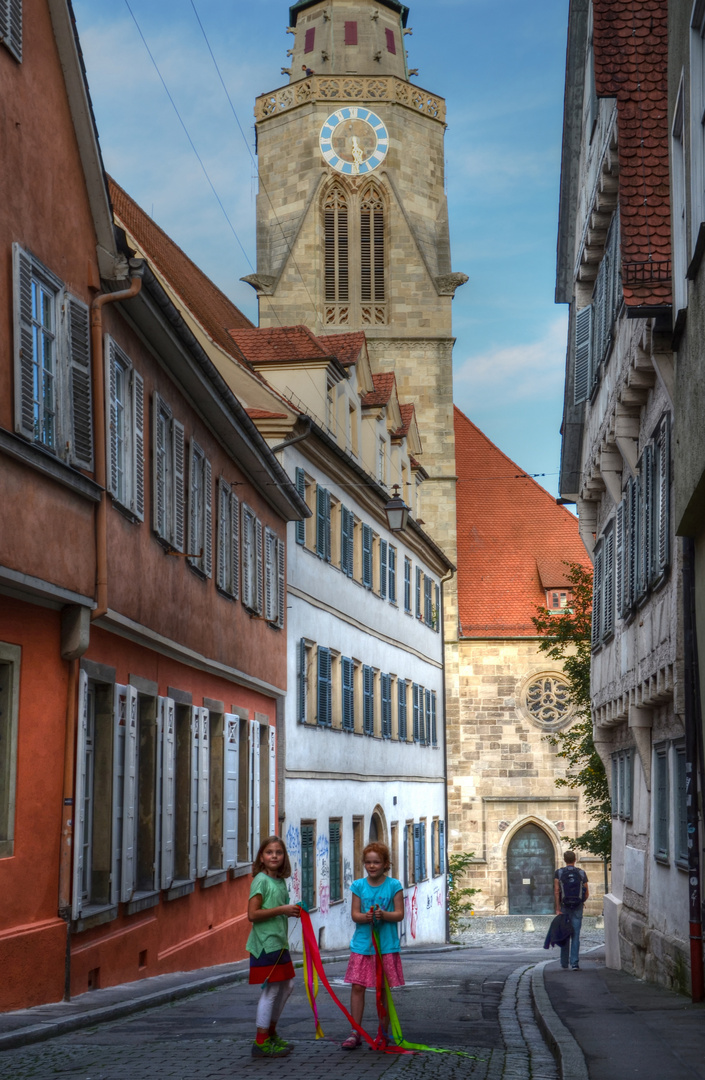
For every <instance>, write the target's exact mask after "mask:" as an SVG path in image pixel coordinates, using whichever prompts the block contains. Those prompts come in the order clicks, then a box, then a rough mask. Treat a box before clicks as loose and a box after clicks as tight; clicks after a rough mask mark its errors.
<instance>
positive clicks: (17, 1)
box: [0, 0, 22, 61]
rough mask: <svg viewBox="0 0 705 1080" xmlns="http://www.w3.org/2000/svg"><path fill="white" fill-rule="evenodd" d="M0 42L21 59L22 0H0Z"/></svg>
mask: <svg viewBox="0 0 705 1080" xmlns="http://www.w3.org/2000/svg"><path fill="white" fill-rule="evenodd" d="M0 44H2V45H4V46H5V48H6V49H8V50H9V51H10V52H11V53H12V55H13V56H14V58H15V60H19V61H21V60H22V0H0Z"/></svg>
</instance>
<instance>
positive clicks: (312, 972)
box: [304, 948, 325, 1039]
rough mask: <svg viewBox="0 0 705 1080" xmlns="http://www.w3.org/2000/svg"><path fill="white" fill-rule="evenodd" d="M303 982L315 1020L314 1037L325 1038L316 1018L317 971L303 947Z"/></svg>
mask: <svg viewBox="0 0 705 1080" xmlns="http://www.w3.org/2000/svg"><path fill="white" fill-rule="evenodd" d="M304 983H305V986H306V997H307V998H308V1003H309V1005H310V1006H311V1012H312V1013H313V1018H314V1020H315V1021H316V1038H317V1039H323V1038H325V1035H324V1032H323V1028H322V1027H321V1023H320V1020H319V1019H318V1006H317V1004H316V998H317V997H318V972H317V971H316V969H315V967H313V966H312V964H311V961H310V959H309V957H308V950H307V949H306V948H304Z"/></svg>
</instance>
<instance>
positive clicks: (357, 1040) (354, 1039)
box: [340, 1031, 362, 1050]
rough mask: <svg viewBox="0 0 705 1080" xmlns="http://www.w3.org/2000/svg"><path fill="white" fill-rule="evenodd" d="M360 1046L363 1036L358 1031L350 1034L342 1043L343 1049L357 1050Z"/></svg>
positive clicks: (341, 1047)
mask: <svg viewBox="0 0 705 1080" xmlns="http://www.w3.org/2000/svg"><path fill="white" fill-rule="evenodd" d="M358 1046H362V1038H361V1036H360V1035H358V1033H357V1032H356V1031H353V1032H352V1034H350V1035H348V1037H347V1039H345V1041H344V1042H342V1043H341V1044H340V1049H341V1050H357V1048H358Z"/></svg>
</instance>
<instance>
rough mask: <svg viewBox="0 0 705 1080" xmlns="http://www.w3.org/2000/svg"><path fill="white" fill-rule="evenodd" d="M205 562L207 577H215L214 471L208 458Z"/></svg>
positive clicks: (204, 531)
mask: <svg viewBox="0 0 705 1080" xmlns="http://www.w3.org/2000/svg"><path fill="white" fill-rule="evenodd" d="M203 533H204V535H203V562H202V564H201V569H202V570H203V573H204V574H205V575H206V577H212V576H213V469H212V466H211V463H210V461H209V460H208V458H204V459H203Z"/></svg>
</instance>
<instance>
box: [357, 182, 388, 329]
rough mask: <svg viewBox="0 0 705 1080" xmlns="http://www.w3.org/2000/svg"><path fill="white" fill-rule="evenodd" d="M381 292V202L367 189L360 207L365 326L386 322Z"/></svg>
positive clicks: (382, 255)
mask: <svg viewBox="0 0 705 1080" xmlns="http://www.w3.org/2000/svg"><path fill="white" fill-rule="evenodd" d="M385 300H386V295H385V289H384V203H383V202H382V198H381V196H380V194H379V192H378V191H377V189H376V188H374V187H371V188H368V190H367V192H366V193H365V195H364V196H363V198H362V203H361V205H360V301H361V303H362V322H363V324H365V325H370V324H375V323H384V322H385V321H386V310H385V303H384V302H385Z"/></svg>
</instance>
